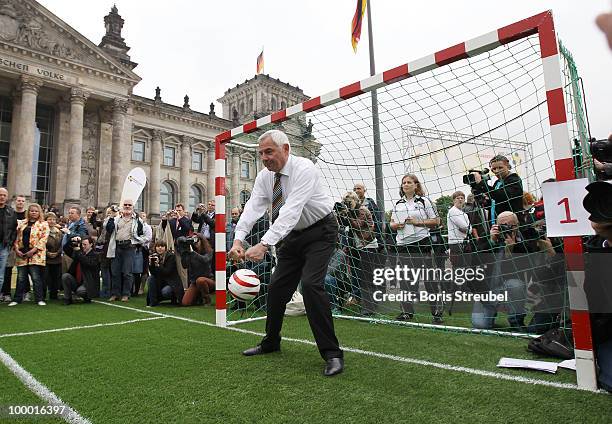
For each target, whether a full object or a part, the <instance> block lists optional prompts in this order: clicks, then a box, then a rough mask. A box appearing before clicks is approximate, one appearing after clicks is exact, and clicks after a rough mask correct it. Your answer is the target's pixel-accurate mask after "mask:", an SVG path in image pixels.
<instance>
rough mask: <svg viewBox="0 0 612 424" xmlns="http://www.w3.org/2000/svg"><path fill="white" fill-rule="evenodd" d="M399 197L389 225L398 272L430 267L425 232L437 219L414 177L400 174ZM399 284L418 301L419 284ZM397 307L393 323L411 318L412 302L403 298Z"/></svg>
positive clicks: (407, 282) (428, 241)
mask: <svg viewBox="0 0 612 424" xmlns="http://www.w3.org/2000/svg"><path fill="white" fill-rule="evenodd" d="M399 194H400V196H401V199H400V200H398V201H397V203H396V204H395V206H394V207H393V211H392V212H391V222H390V225H391V229H393V230H395V231H397V237H396V244H397V253H398V264H399V265H400V267H401V268H402V269H403V267H404V266H407V267H409V268H412V269H419V268H427V267H428V266H430V265H431V240H430V238H429V229H430V228H435V227H437V226H438V225H440V218H439V217H438V214H437V213H436V209H435V207H434V205H433V203H431V201H430V200H429V199H428V198H427V197H425V192H424V190H423V187H422V185H421V182H420V181H419V179H418V178H417V176H416V175H414V174H406V175H404V177H403V178H402V184H401V186H400V191H399ZM410 275H411V274H408V276H410ZM402 277H403V275H402ZM421 280H422V279H421ZM399 283H400V288H401V290H402V291H404V292H407V293H413V296H415V297H414V299H416V298H418V296H417V292H418V289H419V283H420V281H416V282H415V281H406V280H405V279H403V278H402V279H400V281H399ZM407 293H405V294H407ZM400 306H401V313H400V314H399V315H398V316H397V318H396V320H399V321H407V320H410V319H412V317H413V316H414V305H413V302H412V301H411V300H408V299H407V300H405V301H402V302H400ZM432 312H433V311H432ZM434 318H436V317H435V316H434Z"/></svg>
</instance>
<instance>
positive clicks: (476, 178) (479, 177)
mask: <svg viewBox="0 0 612 424" xmlns="http://www.w3.org/2000/svg"><path fill="white" fill-rule="evenodd" d="M472 175H473V176H474V181H475V182H476V184H478V183H480V182H481V181H482V175H480V172H472Z"/></svg>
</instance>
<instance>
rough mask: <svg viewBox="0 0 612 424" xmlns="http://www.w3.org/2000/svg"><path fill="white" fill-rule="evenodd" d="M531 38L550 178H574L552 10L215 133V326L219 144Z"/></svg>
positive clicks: (584, 370)
mask: <svg viewBox="0 0 612 424" xmlns="http://www.w3.org/2000/svg"><path fill="white" fill-rule="evenodd" d="M533 34H538V37H539V41H540V53H541V57H542V65H543V69H544V82H545V86H546V99H547V104H548V115H549V123H550V128H551V137H552V143H553V154H554V159H555V174H556V178H557V180H559V181H563V180H569V179H574V178H575V175H574V165H573V161H572V151H571V146H570V141H569V131H568V128H567V115H566V111H565V103H564V100H563V87H562V79H561V68H560V61H559V50H558V47H557V37H556V35H555V29H554V24H553V17H552V12H551V11H550V10H549V11H546V12H542V13H539V14H537V15H534V16H532V17H530V18H527V19H523V20H522V21H518V22H515V23H513V24H511V25H508V26H505V27H503V28H499V29H498V30H496V31H491V32H489V33H487V34H484V35H482V36H480V37H476V38H473V39H471V40H468V41H465V42H463V43H460V44H456V45H454V46H452V47H449V48H447V49H444V50H440V51H438V52H436V53H434V54H431V55H428V56H425V57H422V58H420V59H417V60H414V61H412V62H408V63H405V64H403V65H400V66H397V67H395V68H393V69H389V70H387V71H385V72H382V73H379V74H376V75H373V76H371V77H368V78H366V79H363V80H361V81H358V82H355V83H352V84H349V85H346V86H344V87H342V88H340V89H338V90H334V91H330V92H329V93H327V94H323V95H321V96H318V97H314V98H312V99H310V100H306V101H305V102H303V103H299V104H296V105H294V106H291V107H289V108H287V109H284V110H279V111H277V112H274V113H272V114H271V115H268V116H265V117H263V118H259V119H257V120H255V121H250V122H247V123H246V124H243V125H240V126H238V127H236V128H234V129H232V130H229V131H225V132H223V133H221V134H219V135H217V137H216V139H215V155H216V156H215V172H216V173H215V200H216V225H215V228H216V231H217V232H216V234H217V243H216V248H217V251H216V279H217V280H216V289H217V302H216V303H217V324H218V325H226V323H227V321H226V315H225V312H226V311H225V308H226V304H225V301H226V292H225V281H226V273H225V262H226V252H225V143H227V142H228V141H230V140H232V139H233V138H235V137H237V136H239V135H241V134H248V133H251V132H253V131H256V130H258V129H260V128H262V127H264V126H265V125H268V124H270V123H277V122H282V121H285V120H287V119H289V118H291V117H292V116H294V115H298V114H300V113H303V112H311V111H314V110H317V109H320V108H323V107H325V106H329V105H332V104H334V103H338V102H340V101H342V100H346V99H350V98H351V97H355V96H358V95H360V94H362V93H365V92H369V91H372V90H375V89H377V88H380V87H384V86H386V85H389V84H393V83H395V82H397V81H401V80H404V79H406V78H410V77H412V76H415V75H419V74H421V73H423V72H427V71H430V70H432V69H435V68H438V67H441V66H444V65H448V64H450V63H453V62H456V61H459V60H461V59H465V58H467V57H473V56H476V55H478V54H481V53H484V52H487V51H490V50H492V49H494V48H496V47H498V46H501V45H504V44H508V43H510V42H513V41H516V40H520V39H522V38H525V37H528V36H530V35H533ZM565 252H566V253H568V254H571V255H572V257H574V258H575V259H576V260H574V261H570V263H568V279H571V280H570V284H569V285H570V286H575V285H574V284H571V282H575V283H577V286H575V287H573V288H572V289H571V290H570V304H571V311H572V313H571V315H572V326H573V333H574V343H575V352H576V372H577V378H578V385H579V386H581V387H589V388H596V385H597V382H596V374H595V361H594V357H593V346H592V341H591V325H590V320H589V315H588V312H587V310H588V308H587V304H586V296H585V294H584V291H583V290H582V285H583V283H584V265H583V264H582V263H581V254H582V244H581V241H580V237H567V238H565Z"/></svg>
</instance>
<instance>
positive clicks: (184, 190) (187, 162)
mask: <svg viewBox="0 0 612 424" xmlns="http://www.w3.org/2000/svg"><path fill="white" fill-rule="evenodd" d="M192 144H193V138H192V137H188V136H183V143H182V144H181V182H180V190H179V193H180V195H179V199H180V202H181V203H182V204H183V205H185V210H187V209H188V207H189V188H190V186H191V179H190V178H189V177H190V175H189V172H190V171H191V146H192Z"/></svg>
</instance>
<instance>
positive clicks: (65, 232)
mask: <svg viewBox="0 0 612 424" xmlns="http://www.w3.org/2000/svg"><path fill="white" fill-rule="evenodd" d="M61 231H62V233H64V234H70V230H69V229H68V227H64V228H62V229H61Z"/></svg>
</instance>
